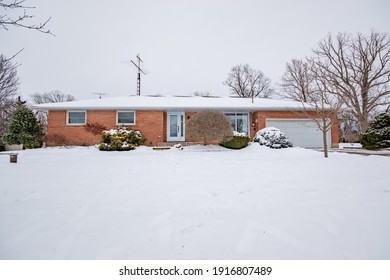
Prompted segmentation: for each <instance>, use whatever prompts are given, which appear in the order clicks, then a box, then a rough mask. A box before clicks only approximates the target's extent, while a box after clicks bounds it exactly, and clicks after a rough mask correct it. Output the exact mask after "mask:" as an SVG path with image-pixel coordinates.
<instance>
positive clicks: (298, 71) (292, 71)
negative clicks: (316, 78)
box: [279, 59, 313, 102]
mask: <svg viewBox="0 0 390 280" xmlns="http://www.w3.org/2000/svg"><path fill="white" fill-rule="evenodd" d="M279 85H280V87H281V89H282V96H284V97H287V98H290V99H292V100H296V101H303V102H307V101H308V96H309V95H310V94H311V91H312V90H313V89H312V86H313V75H311V74H310V69H309V65H308V63H307V62H306V61H303V60H301V59H293V60H291V62H290V63H287V65H286V71H285V72H284V75H283V77H282V79H281V82H280V84H279Z"/></svg>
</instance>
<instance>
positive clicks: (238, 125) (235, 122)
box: [225, 113, 249, 135]
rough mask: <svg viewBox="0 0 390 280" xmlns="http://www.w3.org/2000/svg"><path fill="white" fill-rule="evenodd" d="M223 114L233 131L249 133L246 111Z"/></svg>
mask: <svg viewBox="0 0 390 280" xmlns="http://www.w3.org/2000/svg"><path fill="white" fill-rule="evenodd" d="M225 115H226V117H227V118H228V119H229V120H230V123H231V124H232V127H233V130H234V131H237V132H240V133H245V134H246V135H248V134H249V133H248V132H249V131H248V130H249V128H248V114H247V113H226V114H225Z"/></svg>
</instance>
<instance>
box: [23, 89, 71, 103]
mask: <svg viewBox="0 0 390 280" xmlns="http://www.w3.org/2000/svg"><path fill="white" fill-rule="evenodd" d="M30 97H31V99H32V101H33V102H34V103H35V104H44V103H57V102H67V101H74V100H76V98H74V96H73V95H70V94H64V93H62V92H61V91H59V90H53V91H49V92H44V93H42V94H40V93H37V92H36V93H34V94H32V95H30Z"/></svg>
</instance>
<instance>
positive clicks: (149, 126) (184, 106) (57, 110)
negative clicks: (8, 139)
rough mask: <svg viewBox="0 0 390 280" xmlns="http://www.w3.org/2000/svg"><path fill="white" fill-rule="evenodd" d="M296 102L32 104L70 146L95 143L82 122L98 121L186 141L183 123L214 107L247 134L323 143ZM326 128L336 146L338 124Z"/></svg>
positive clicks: (157, 99)
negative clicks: (274, 133)
mask: <svg viewBox="0 0 390 280" xmlns="http://www.w3.org/2000/svg"><path fill="white" fill-rule="evenodd" d="M301 108H302V106H301V104H300V103H299V102H295V101H287V100H275V99H264V98H256V99H254V102H253V103H252V99H251V98H231V97H198V96H193V97H174V96H165V97H162V96H125V97H115V98H105V99H93V100H81V101H71V102H62V103H50V104H41V105H36V106H35V109H38V110H44V111H48V136H51V135H61V136H63V137H65V139H66V140H67V141H68V142H69V143H72V144H78V145H80V144H83V145H92V144H96V143H95V141H99V140H98V139H97V138H96V137H94V136H93V134H91V133H89V132H87V131H86V129H85V125H86V124H87V123H99V124H102V125H103V126H104V127H106V128H107V129H111V128H116V127H117V126H120V125H125V126H128V127H131V128H132V129H136V130H140V131H141V132H142V134H143V135H144V136H145V137H146V138H147V141H146V143H145V145H151V146H155V145H158V144H159V143H163V142H185V141H189V140H190V139H187V138H186V122H187V121H188V120H189V119H190V118H191V116H193V115H194V114H196V113H197V112H199V111H202V110H218V111H222V112H224V113H225V114H226V116H227V117H228V118H229V120H230V121H231V124H232V126H233V129H234V130H235V131H237V132H241V133H245V134H247V135H248V136H250V137H251V138H253V137H254V135H255V133H256V132H257V131H258V130H260V129H261V128H264V127H270V126H271V127H276V128H279V129H280V130H281V131H283V132H284V133H285V134H286V135H287V136H288V137H289V138H290V140H291V141H292V142H293V143H294V146H299V147H310V148H311V147H313V148H314V147H322V132H321V131H320V130H319V129H318V128H317V127H316V125H315V123H314V122H313V120H312V119H311V118H315V117H317V113H316V112H315V111H313V112H308V113H304V112H302V111H301ZM331 121H332V128H331V130H330V131H328V144H329V146H337V145H338V122H337V118H336V116H334V117H333V118H332V120H331Z"/></svg>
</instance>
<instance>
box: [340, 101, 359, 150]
mask: <svg viewBox="0 0 390 280" xmlns="http://www.w3.org/2000/svg"><path fill="white" fill-rule="evenodd" d="M338 120H339V137H340V139H341V141H342V142H352V143H353V142H357V141H359V139H360V135H361V134H362V132H361V131H360V126H359V124H358V123H357V120H356V118H355V117H354V115H353V114H352V112H351V109H349V108H343V107H341V108H340V110H339V113H338Z"/></svg>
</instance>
